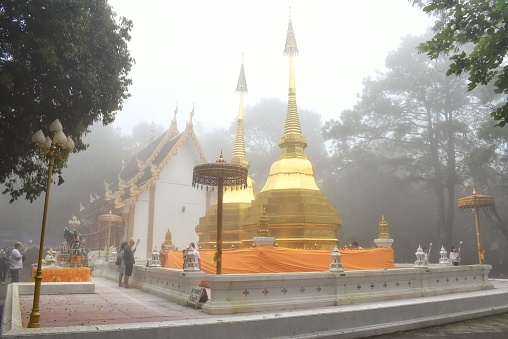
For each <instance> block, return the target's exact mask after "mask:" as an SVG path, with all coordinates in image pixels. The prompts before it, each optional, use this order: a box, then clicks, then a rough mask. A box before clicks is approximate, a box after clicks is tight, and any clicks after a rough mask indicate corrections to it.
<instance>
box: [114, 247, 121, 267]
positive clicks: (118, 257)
mask: <svg viewBox="0 0 508 339" xmlns="http://www.w3.org/2000/svg"><path fill="white" fill-rule="evenodd" d="M122 258H123V250H121V251H120V253H118V255H117V257H116V261H115V265H120V264H121V263H122Z"/></svg>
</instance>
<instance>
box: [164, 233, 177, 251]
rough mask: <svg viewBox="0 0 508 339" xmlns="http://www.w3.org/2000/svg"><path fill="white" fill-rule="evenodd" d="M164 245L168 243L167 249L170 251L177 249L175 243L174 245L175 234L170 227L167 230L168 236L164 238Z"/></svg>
mask: <svg viewBox="0 0 508 339" xmlns="http://www.w3.org/2000/svg"><path fill="white" fill-rule="evenodd" d="M164 245H166V249H167V250H168V251H173V250H175V249H177V248H176V247H175V245H173V234H172V233H171V231H170V230H169V228H168V231H167V232H166V237H165V239H164Z"/></svg>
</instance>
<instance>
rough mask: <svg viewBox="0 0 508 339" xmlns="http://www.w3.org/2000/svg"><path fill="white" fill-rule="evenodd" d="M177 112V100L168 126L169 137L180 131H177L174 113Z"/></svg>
mask: <svg viewBox="0 0 508 339" xmlns="http://www.w3.org/2000/svg"><path fill="white" fill-rule="evenodd" d="M177 113H178V101H177V102H176V108H175V110H174V111H173V119H172V120H171V125H170V127H169V129H170V131H169V133H170V135H171V137H175V136H177V135H178V134H179V133H180V132H178V126H177V123H176V114H177Z"/></svg>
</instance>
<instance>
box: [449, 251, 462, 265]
mask: <svg viewBox="0 0 508 339" xmlns="http://www.w3.org/2000/svg"><path fill="white" fill-rule="evenodd" d="M450 262H451V263H452V264H453V266H459V263H460V252H459V251H458V250H457V247H455V246H452V251H451V252H450Z"/></svg>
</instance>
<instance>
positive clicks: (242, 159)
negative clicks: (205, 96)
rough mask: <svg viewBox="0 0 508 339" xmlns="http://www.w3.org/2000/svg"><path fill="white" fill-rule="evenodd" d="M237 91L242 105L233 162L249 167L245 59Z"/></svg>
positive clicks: (239, 110) (239, 111)
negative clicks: (244, 107)
mask: <svg viewBox="0 0 508 339" xmlns="http://www.w3.org/2000/svg"><path fill="white" fill-rule="evenodd" d="M242 59H243V57H242ZM236 92H237V93H239V94H240V107H239V108H238V125H237V128H236V139H235V146H234V148H233V155H232V157H231V163H232V164H236V165H241V166H245V167H247V168H248V167H249V160H248V159H247V153H246V152H245V133H244V127H243V94H244V93H247V81H246V80H245V71H244V69H243V60H242V67H241V68H240V75H239V77H238V84H237V85H236Z"/></svg>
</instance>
